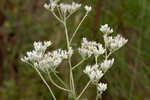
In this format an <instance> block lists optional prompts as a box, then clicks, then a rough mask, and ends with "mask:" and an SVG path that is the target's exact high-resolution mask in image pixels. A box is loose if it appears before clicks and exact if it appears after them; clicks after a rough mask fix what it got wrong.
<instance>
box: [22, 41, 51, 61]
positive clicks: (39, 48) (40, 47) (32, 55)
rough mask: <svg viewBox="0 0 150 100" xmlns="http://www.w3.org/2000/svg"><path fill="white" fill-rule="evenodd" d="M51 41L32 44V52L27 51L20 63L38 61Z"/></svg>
mask: <svg viewBox="0 0 150 100" xmlns="http://www.w3.org/2000/svg"><path fill="white" fill-rule="evenodd" d="M51 44H52V43H51V41H45V42H44V43H42V42H34V43H33V45H34V50H32V51H28V52H27V56H25V57H24V58H21V60H22V61H24V62H35V61H40V60H41V59H42V57H43V56H44V53H45V50H46V49H47V47H49V46H50V45H51Z"/></svg>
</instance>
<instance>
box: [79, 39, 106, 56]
mask: <svg viewBox="0 0 150 100" xmlns="http://www.w3.org/2000/svg"><path fill="white" fill-rule="evenodd" d="M78 50H79V53H80V54H81V56H82V57H83V58H85V57H87V56H88V57H90V56H91V55H93V54H94V55H95V56H99V55H102V54H104V52H105V49H104V48H103V47H102V44H100V43H96V42H95V41H88V40H87V39H86V38H83V41H82V44H81V48H79V49H78Z"/></svg>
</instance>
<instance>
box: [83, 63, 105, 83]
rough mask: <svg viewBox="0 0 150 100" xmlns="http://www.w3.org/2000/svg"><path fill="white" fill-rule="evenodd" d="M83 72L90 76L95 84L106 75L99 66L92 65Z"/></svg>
mask: <svg viewBox="0 0 150 100" xmlns="http://www.w3.org/2000/svg"><path fill="white" fill-rule="evenodd" d="M83 72H84V73H86V74H87V75H88V76H89V78H90V80H92V82H93V83H97V82H98V80H99V79H101V78H102V76H103V75H104V74H103V72H102V71H101V70H100V69H99V66H98V65H97V64H95V65H93V66H90V65H88V66H86V68H85V70H84V71H83Z"/></svg>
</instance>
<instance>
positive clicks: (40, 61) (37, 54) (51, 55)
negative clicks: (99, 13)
mask: <svg viewBox="0 0 150 100" xmlns="http://www.w3.org/2000/svg"><path fill="white" fill-rule="evenodd" d="M33 45H34V50H32V51H30V52H27V56H25V57H24V58H21V60H22V61H23V62H27V63H30V64H32V65H34V66H35V67H37V68H39V69H41V70H45V69H52V70H55V68H56V67H57V66H58V65H59V64H60V63H61V62H62V60H63V59H67V58H68V57H71V56H72V54H73V50H72V48H71V47H69V50H68V51H66V50H61V49H58V50H54V51H52V52H47V53H45V51H46V49H47V47H49V46H50V45H51V42H50V41H47V42H44V43H42V42H34V44H33Z"/></svg>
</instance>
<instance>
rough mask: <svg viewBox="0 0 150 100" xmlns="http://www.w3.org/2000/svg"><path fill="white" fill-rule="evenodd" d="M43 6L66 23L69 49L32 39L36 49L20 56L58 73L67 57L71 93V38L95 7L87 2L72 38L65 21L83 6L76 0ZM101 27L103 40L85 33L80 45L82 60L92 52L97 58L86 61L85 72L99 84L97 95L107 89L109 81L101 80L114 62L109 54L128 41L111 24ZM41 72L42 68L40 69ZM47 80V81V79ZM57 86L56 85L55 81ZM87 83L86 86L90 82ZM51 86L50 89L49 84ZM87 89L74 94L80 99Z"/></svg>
mask: <svg viewBox="0 0 150 100" xmlns="http://www.w3.org/2000/svg"><path fill="white" fill-rule="evenodd" d="M44 7H45V8H46V9H47V10H49V11H50V12H52V14H53V15H54V17H55V18H56V19H57V20H58V21H59V22H61V23H62V24H63V25H64V27H65V32H66V40H67V50H62V49H57V50H54V51H51V52H48V51H46V50H47V48H48V47H49V46H51V45H52V42H51V41H44V42H34V43H33V46H34V49H33V50H32V51H28V52H27V54H26V56H25V57H23V58H21V60H22V61H23V62H26V63H28V64H31V65H32V66H33V67H34V68H36V69H39V70H42V71H44V72H47V70H48V71H49V70H50V71H53V72H54V73H56V72H55V70H57V69H56V68H57V67H58V66H59V65H60V64H61V62H62V61H63V60H65V59H67V60H68V62H69V65H70V67H71V69H70V71H71V73H70V82H71V83H70V85H71V86H70V87H71V89H70V90H67V91H71V93H75V92H74V90H75V89H73V88H74V83H73V75H72V71H73V69H74V67H73V68H72V66H71V57H72V55H73V53H74V50H73V49H72V47H71V42H72V39H73V38H74V36H75V34H76V33H77V31H78V29H79V27H80V25H81V24H82V22H83V20H84V19H85V18H86V16H87V15H88V13H89V12H90V11H91V10H92V7H90V6H87V5H85V6H84V9H85V10H86V13H85V16H84V17H83V19H82V20H81V22H80V23H79V25H78V27H77V29H76V30H75V32H74V33H73V35H72V38H71V39H70V40H69V37H68V30H67V26H66V21H67V19H68V18H69V17H70V16H71V15H72V14H73V13H74V12H76V11H77V10H79V9H80V8H81V7H82V5H81V4H79V3H75V2H73V3H72V4H65V3H59V0H50V2H49V4H44ZM57 14H59V15H57ZM100 31H101V32H102V33H103V38H104V44H101V43H98V42H96V41H88V40H87V38H85V37H84V38H83V39H82V43H81V47H79V48H78V52H79V54H80V55H81V56H82V59H83V61H85V60H86V59H87V58H90V57H92V56H93V57H94V58H95V64H93V65H87V66H86V67H85V69H84V71H83V72H84V73H85V74H86V75H87V76H88V77H89V79H90V81H89V82H92V83H93V84H94V85H96V87H97V96H99V95H101V94H102V93H103V92H104V91H105V90H106V89H107V84H106V83H101V82H99V80H100V79H101V78H102V77H103V76H104V74H105V73H106V72H107V71H108V70H109V69H110V68H111V67H112V66H113V64H114V58H112V57H111V58H110V56H111V55H112V54H113V53H114V52H115V51H117V50H119V49H120V48H121V47H122V46H124V45H125V44H126V43H127V42H128V40H127V39H125V38H123V37H122V36H121V35H117V36H111V34H112V33H113V32H114V31H113V29H112V28H110V27H109V26H108V24H105V25H102V26H101V27H100ZM100 56H101V58H103V59H102V60H101V61H100V59H99V58H100ZM81 62H82V61H81ZM80 64H81V63H79V64H77V65H76V66H75V68H76V67H77V66H79V65H80ZM38 73H40V72H39V71H38ZM55 75H56V74H55ZM40 76H41V74H40ZM42 79H43V77H42ZM59 80H60V79H59ZM44 83H46V81H45V80H44ZM53 83H54V82H53ZM46 85H47V84H46ZM88 85H89V84H88ZM55 86H57V85H56V84H55ZM85 87H86V88H87V86H85ZM48 88H49V90H50V87H48ZM58 88H60V89H62V90H66V89H64V88H61V87H60V86H58ZM84 90H85V89H83V91H82V92H81V94H80V95H79V96H78V97H77V98H76V97H75V98H76V99H75V100H78V99H79V98H80V96H81V95H82V93H83V92H84ZM50 92H51V90H50ZM51 94H52V96H53V99H54V100H56V98H55V96H54V95H53V93H52V92H51Z"/></svg>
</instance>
